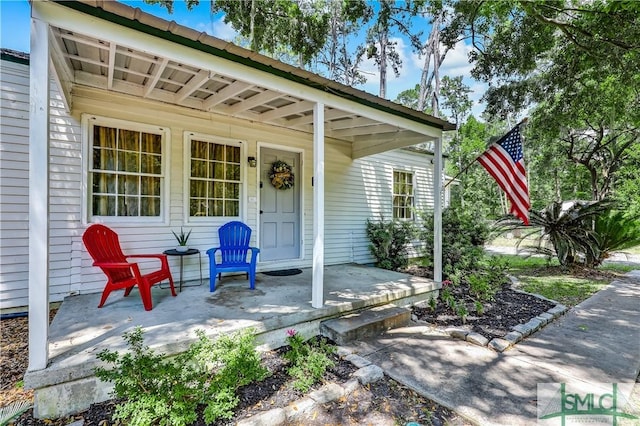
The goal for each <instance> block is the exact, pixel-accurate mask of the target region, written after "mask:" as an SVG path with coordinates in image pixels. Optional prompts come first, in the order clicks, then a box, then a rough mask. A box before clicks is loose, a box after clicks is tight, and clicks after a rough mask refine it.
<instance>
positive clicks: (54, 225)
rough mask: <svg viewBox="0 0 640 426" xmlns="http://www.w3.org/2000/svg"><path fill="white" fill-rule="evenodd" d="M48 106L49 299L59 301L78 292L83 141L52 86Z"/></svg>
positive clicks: (74, 122) (73, 119) (76, 124)
mask: <svg viewBox="0 0 640 426" xmlns="http://www.w3.org/2000/svg"><path fill="white" fill-rule="evenodd" d="M50 96H51V98H50V104H49V105H50V106H49V135H50V136H49V158H50V162H49V247H50V248H49V250H50V251H49V299H50V300H51V301H60V300H62V299H64V298H65V297H66V296H68V295H69V294H72V293H74V292H77V291H78V287H79V283H78V282H76V281H75V279H74V277H78V276H79V274H80V269H79V266H80V258H81V253H80V252H79V251H78V250H77V247H75V248H76V249H74V242H77V241H79V238H80V235H81V233H82V226H81V219H82V208H81V203H82V160H81V153H82V137H81V127H80V123H79V122H78V120H76V119H75V118H73V117H71V116H70V115H69V114H68V113H67V112H66V111H65V109H64V103H63V101H62V96H61V95H60V92H59V91H58V90H57V88H56V86H55V85H54V84H52V85H51V95H50Z"/></svg>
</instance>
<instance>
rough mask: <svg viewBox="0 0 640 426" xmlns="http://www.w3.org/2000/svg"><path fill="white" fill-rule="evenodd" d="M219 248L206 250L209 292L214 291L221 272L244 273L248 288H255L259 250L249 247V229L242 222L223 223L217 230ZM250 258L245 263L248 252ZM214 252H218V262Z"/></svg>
mask: <svg viewBox="0 0 640 426" xmlns="http://www.w3.org/2000/svg"><path fill="white" fill-rule="evenodd" d="M218 236H219V237H220V247H214V248H210V249H209V250H207V255H209V291H212V292H213V291H215V290H216V277H217V278H218V279H220V278H221V277H222V272H246V273H247V277H248V278H249V283H250V288H251V290H253V289H254V288H255V286H256V262H257V260H258V253H260V249H258V248H257V247H249V240H250V239H251V228H249V227H248V226H247V225H245V224H244V223H242V222H238V221H233V222H229V223H225V224H224V225H222V226H221V227H220V228H219V229H218ZM249 251H251V258H250V259H249V261H247V255H248V254H249V253H248V252H249ZM216 252H220V257H219V258H220V260H221V261H220V262H218V261H217V260H216Z"/></svg>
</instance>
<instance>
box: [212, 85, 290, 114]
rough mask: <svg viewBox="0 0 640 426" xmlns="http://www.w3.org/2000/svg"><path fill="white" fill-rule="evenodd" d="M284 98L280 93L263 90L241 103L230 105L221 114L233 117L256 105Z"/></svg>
mask: <svg viewBox="0 0 640 426" xmlns="http://www.w3.org/2000/svg"><path fill="white" fill-rule="evenodd" d="M281 96H284V95H283V94H282V93H278V92H274V91H272V90H265V91H264V92H262V93H257V94H255V95H253V96H252V97H250V98H249V99H245V100H243V101H240V102H238V103H237V104H235V105H232V106H230V107H228V108H225V109H224V110H221V112H224V113H225V114H229V115H234V114H238V113H241V112H243V111H247V110H250V109H251V108H255V107H257V106H258V105H264V104H266V103H268V102H271V101H272V100H274V99H278V98H279V97H281Z"/></svg>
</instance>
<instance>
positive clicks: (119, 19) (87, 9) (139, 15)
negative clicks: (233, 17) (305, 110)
mask: <svg viewBox="0 0 640 426" xmlns="http://www.w3.org/2000/svg"><path fill="white" fill-rule="evenodd" d="M51 1H52V2H54V3H57V4H60V5H62V6H65V7H69V8H71V9H74V10H76V11H79V12H81V13H85V14H87V15H91V16H95V17H97V18H100V19H104V20H107V21H109V22H113V23H115V24H117V25H122V26H124V27H127V28H131V29H134V30H136V31H141V32H143V33H146V34H149V35H151V36H154V37H159V38H162V39H165V40H168V41H171V42H174V43H177V44H180V45H182V46H186V47H189V48H192V49H196V50H199V51H201V52H205V53H209V54H212V55H215V56H218V57H221V58H224V59H228V60H231V61H234V62H237V63H240V64H242V65H245V66H248V67H251V68H254V69H257V70H259V71H263V72H267V73H270V74H272V75H275V76H278V77H281V78H285V79H287V80H289V81H292V82H295V83H299V84H303V85H305V86H307V87H311V88H313V89H316V90H320V91H323V92H326V93H330V94H333V95H336V96H339V97H341V98H343V99H347V100H350V101H353V102H356V103H359V104H361V105H364V106H367V107H370V108H373V109H376V110H379V111H382V112H385V113H388V114H392V115H395V116H399V117H403V118H405V119H408V120H411V121H414V122H418V123H421V124H426V125H429V126H432V127H435V128H438V129H440V130H443V131H446V130H455V125H454V124H453V123H450V122H448V121H446V120H442V119H440V118H438V117H434V116H431V115H428V114H424V113H421V112H419V111H416V110H413V109H411V108H407V107H405V106H403V105H400V104H397V103H395V102H392V101H390V100H387V99H384V98H380V97H378V96H375V95H372V94H370V93H367V92H364V91H362V90H359V89H355V88H353V87H349V86H346V85H343V84H341V83H338V82H335V81H332V80H329V79H327V78H325V77H322V76H320V75H318V74H314V73H311V72H309V71H306V70H303V69H301V68H296V67H294V66H291V65H289V64H285V63H284V62H280V61H277V60H274V59H272V58H269V57H267V56H265V55H262V54H260V53H257V52H253V51H251V50H247V49H245V48H242V47H240V46H237V45H235V44H233V43H230V42H227V41H224V40H221V39H218V38H216V37H213V36H211V35H208V34H206V33H202V32H198V31H196V30H193V29H191V28H187V27H184V26H182V25H179V24H177V23H176V22H175V21H171V22H169V21H166V20H164V19H162V18H159V17H156V16H154V15H151V14H148V13H146V12H143V11H142V10H141V9H140V8H132V7H130V6H127V5H125V4H123V3H119V2H115V1H100V0H75V1H64V0H51ZM107 9H109V10H107ZM142 21H146V22H142ZM159 24H163V26H165V27H166V29H163V28H160V27H159V26H158V25H159ZM266 62H269V63H271V65H268V64H267V63H266Z"/></svg>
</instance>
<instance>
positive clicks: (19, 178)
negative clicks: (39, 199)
mask: <svg viewBox="0 0 640 426" xmlns="http://www.w3.org/2000/svg"><path fill="white" fill-rule="evenodd" d="M0 106H1V108H0V265H1V267H0V269H1V273H0V309H5V308H11V307H15V306H26V305H27V303H28V294H27V293H28V291H27V290H28V284H27V283H28V271H29V258H28V244H29V239H28V237H29V234H28V230H29V221H28V220H27V216H28V213H29V66H28V65H24V64H20V63H16V62H11V61H5V60H3V61H2V63H1V66H0Z"/></svg>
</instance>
